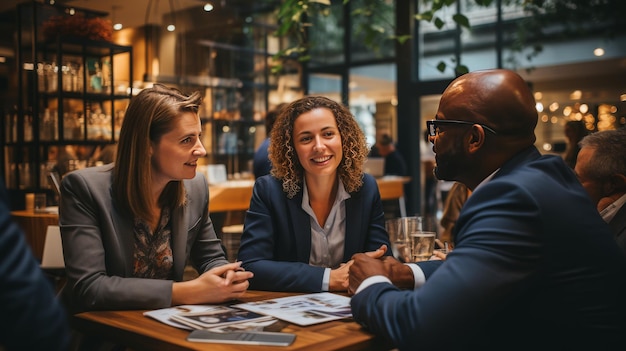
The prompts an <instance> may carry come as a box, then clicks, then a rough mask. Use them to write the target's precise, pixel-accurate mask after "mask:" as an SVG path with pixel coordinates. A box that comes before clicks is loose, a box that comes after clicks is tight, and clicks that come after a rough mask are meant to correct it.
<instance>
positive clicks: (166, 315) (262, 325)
mask: <svg viewBox="0 0 626 351" xmlns="http://www.w3.org/2000/svg"><path fill="white" fill-rule="evenodd" d="M237 311H239V312H245V313H247V314H248V315H247V316H246V315H244V314H242V313H238V312H237ZM143 315H144V316H146V317H150V318H153V319H156V320H157V321H159V322H161V323H165V324H167V325H170V326H172V327H176V328H180V329H187V330H194V329H206V330H210V331H213V332H217V333H225V332H234V331H262V330H266V329H267V330H276V329H277V330H280V328H282V327H281V326H280V325H279V324H280V323H278V322H279V321H278V320H276V319H275V318H272V317H271V316H266V315H261V316H259V315H258V314H255V315H254V316H252V315H250V314H249V311H245V310H239V309H236V310H235V309H233V308H230V307H227V306H220V305H181V306H176V307H169V308H162V309H158V310H153V311H147V312H144V313H143ZM181 315H182V316H184V315H192V317H190V318H192V319H188V318H182V319H181ZM202 315H204V317H206V319H205V318H203V316H202ZM218 317H219V319H218V320H216V319H215V318H218ZM193 319H196V320H198V321H202V320H204V321H206V322H207V323H202V324H203V325H199V324H198V323H193ZM208 322H211V323H208Z"/></svg>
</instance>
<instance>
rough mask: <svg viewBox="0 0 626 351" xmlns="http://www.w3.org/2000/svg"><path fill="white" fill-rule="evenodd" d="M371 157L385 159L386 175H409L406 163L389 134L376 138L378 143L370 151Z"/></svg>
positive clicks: (382, 134)
mask: <svg viewBox="0 0 626 351" xmlns="http://www.w3.org/2000/svg"><path fill="white" fill-rule="evenodd" d="M368 156H369V157H383V158H384V159H385V175H395V176H405V175H406V174H407V168H406V162H405V161H404V157H402V155H401V154H400V151H398V150H397V149H396V144H395V143H394V142H393V138H391V135H389V133H386V132H384V133H381V134H380V135H379V136H378V137H377V138H376V143H375V144H374V145H373V146H372V148H371V149H370V153H369V155H368Z"/></svg>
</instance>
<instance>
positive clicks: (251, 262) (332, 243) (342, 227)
mask: <svg viewBox="0 0 626 351" xmlns="http://www.w3.org/2000/svg"><path fill="white" fill-rule="evenodd" d="M367 153H368V148H367V145H366V142H365V136H364V135H363V132H362V131H361V129H360V128H359V125H358V124H357V122H356V120H355V119H354V117H353V116H352V114H351V113H350V111H349V110H348V109H347V108H346V107H345V106H343V105H341V104H339V103H337V102H335V101H333V100H330V99H328V98H325V97H319V96H311V97H304V98H302V99H299V100H296V101H294V102H292V103H291V104H289V105H287V106H286V107H284V108H283V109H282V111H281V113H280V115H279V116H278V118H277V120H276V122H275V124H274V128H273V129H272V134H271V142H270V147H269V157H270V160H271V162H272V165H273V168H272V173H271V175H266V176H263V177H260V178H258V179H257V180H256V183H255V185H254V190H253V194H252V199H251V201H250V208H249V210H248V211H247V213H246V218H245V222H244V232H243V235H242V238H241V246H240V249H239V256H238V258H239V259H240V260H242V261H243V266H244V267H245V268H246V269H247V270H250V271H252V272H254V278H253V279H251V280H250V287H251V289H257V290H272V291H302V292H319V291H345V290H346V289H347V278H348V267H349V266H350V264H351V261H350V259H351V257H352V255H353V254H355V253H358V252H369V254H370V255H371V256H373V257H381V256H382V255H389V254H390V252H387V248H388V247H389V237H388V235H387V232H386V231H385V224H384V215H383V208H382V203H381V200H380V194H379V192H378V186H377V184H376V180H375V179H374V178H373V177H372V176H370V175H368V174H364V173H363V171H362V167H363V162H364V160H365V157H366V156H367Z"/></svg>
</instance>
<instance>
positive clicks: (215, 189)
mask: <svg viewBox="0 0 626 351" xmlns="http://www.w3.org/2000/svg"><path fill="white" fill-rule="evenodd" d="M410 181H411V178H410V177H396V176H386V177H382V178H377V179H376V183H378V189H379V191H380V197H381V199H382V200H396V199H397V200H402V201H403V200H404V184H406V183H408V182H410ZM253 186H254V180H233V181H227V182H224V183H219V184H216V185H210V186H209V198H210V199H209V211H210V212H222V211H242V210H243V211H245V210H247V209H248V207H249V206H250V198H252V187H253Z"/></svg>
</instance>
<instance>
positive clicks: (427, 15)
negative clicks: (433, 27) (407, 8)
mask: <svg viewBox="0 0 626 351" xmlns="http://www.w3.org/2000/svg"><path fill="white" fill-rule="evenodd" d="M433 15H434V12H433V11H426V12H422V13H418V14H417V15H415V19H416V20H418V21H426V22H430V21H432V20H433Z"/></svg>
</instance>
